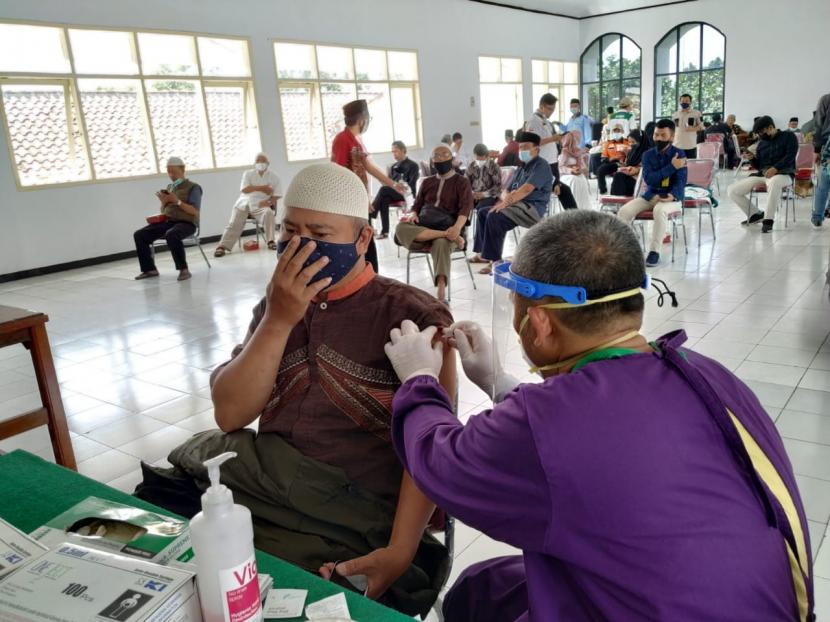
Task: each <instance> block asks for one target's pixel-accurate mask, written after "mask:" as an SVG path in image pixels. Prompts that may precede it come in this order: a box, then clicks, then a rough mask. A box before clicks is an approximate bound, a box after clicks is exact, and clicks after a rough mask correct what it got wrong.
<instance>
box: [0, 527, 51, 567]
mask: <svg viewBox="0 0 830 622" xmlns="http://www.w3.org/2000/svg"><path fill="white" fill-rule="evenodd" d="M48 550H49V549H47V548H46V547H45V546H44V545H42V544H40V543H39V542H37V541H35V540H33V539H32V538H30V537H29V536H27V535H26V534H25V533H23V532H22V531H19V530H18V529H16V528H14V527H12V526H11V525H10V524H9V523H7V522H6V521H4V520H3V519H2V518H0V578H2V577H4V576H6V575H7V574H9V573H10V572H12V571H13V570H16V569H17V568H19V567H20V566H22V565H23V564H24V563H25V562H27V561H28V560H29V559H31V558H32V557H38V556H40V555H42V554H43V553H45V552H46V551H48Z"/></svg>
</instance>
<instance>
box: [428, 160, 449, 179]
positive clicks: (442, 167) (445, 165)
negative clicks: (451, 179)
mask: <svg viewBox="0 0 830 622" xmlns="http://www.w3.org/2000/svg"><path fill="white" fill-rule="evenodd" d="M432 164H433V166H435V170H436V171H438V174H439V175H446V174H447V173H449V172H450V171H451V170H452V160H445V161H444V162H433V163H432Z"/></svg>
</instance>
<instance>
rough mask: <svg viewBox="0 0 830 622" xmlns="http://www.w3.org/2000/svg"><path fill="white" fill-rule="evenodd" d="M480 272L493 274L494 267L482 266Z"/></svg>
mask: <svg viewBox="0 0 830 622" xmlns="http://www.w3.org/2000/svg"><path fill="white" fill-rule="evenodd" d="M478 273H479V274H487V275H489V274H493V269H492V268H491V267H490V266H487V267H486V268H482V269H481V270H479V271H478Z"/></svg>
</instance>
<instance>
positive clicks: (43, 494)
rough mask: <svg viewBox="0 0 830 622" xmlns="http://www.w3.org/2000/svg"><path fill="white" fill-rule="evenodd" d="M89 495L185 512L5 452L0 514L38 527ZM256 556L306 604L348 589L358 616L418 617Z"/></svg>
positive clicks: (364, 620) (21, 525)
mask: <svg viewBox="0 0 830 622" xmlns="http://www.w3.org/2000/svg"><path fill="white" fill-rule="evenodd" d="M87 497H100V498H102V499H109V500H110V501H116V502H118V503H123V504H126V505H133V506H135V507H138V508H143V509H146V510H152V511H153V512H158V513H159V514H165V515H167V516H173V517H175V518H181V517H178V516H176V515H175V514H173V513H172V512H168V511H167V510H164V509H162V508H159V507H156V506H154V505H152V504H151V503H147V502H145V501H142V500H141V499H137V498H135V497H133V496H130V495H128V494H126V493H124V492H121V491H119V490H116V489H114V488H110V487H109V486H106V485H105V484H101V483H100V482H96V481H94V480H91V479H89V478H87V477H84V476H83V475H79V474H78V473H75V472H74V471H70V470H69V469H65V468H63V467H60V466H57V465H55V464H52V463H51V462H46V461H45V460H43V459H41V458H38V457H37V456H33V455H32V454H30V453H27V452H25V451H20V450H18V451H13V452H11V453H9V454H5V455H0V518H3V519H4V520H5V521H7V522H9V523H11V524H12V525H14V526H15V527H17V528H18V529H20V530H21V531H24V532H26V533H30V532H32V531H33V530H34V529H36V528H37V527H40V526H41V525H43V524H45V523H46V522H48V521H49V520H50V519H52V518H54V517H55V516H57V515H58V514H61V513H62V512H64V511H66V510H68V509H69V508H71V507H72V506H74V505H75V504H77V503H79V502H80V501H83V500H84V499H86V498H87ZM256 559H257V568H258V569H259V572H262V573H266V574H270V575H271V576H272V577H273V578H274V588H278V589H283V588H291V589H303V590H308V598H307V599H306V604H309V603H313V602H316V601H318V600H320V599H322V598H325V597H327V596H331V595H332V594H336V593H337V592H344V593H345V594H346V600H347V602H348V604H349V612H350V613H351V616H352V619H354V620H357V622H369V621H372V622H375V621H378V622H384V621H386V620H389V621H390V622H396V621H403V620H409V622H411V621H412V618H408V617H407V616H405V615H403V614H400V613H398V612H396V611H393V610H391V609H389V608H387V607H384V606H382V605H379V604H378V603H376V602H374V601H371V600H369V599H368V598H364V597H363V596H361V595H360V594H357V593H355V592H350V591H349V590H344V589H343V588H341V587H339V586H338V585H336V584H334V583H330V582H328V581H324V580H323V579H321V578H320V577H316V576H314V575H312V574H309V573H308V572H306V571H304V570H301V569H300V568H297V567H296V566H293V565H291V564H289V563H288V562H285V561H282V560H281V559H278V558H276V557H274V556H273V555H269V554H267V553H263V552H262V551H257V553H256ZM295 619H296V620H303V619H305V618H295Z"/></svg>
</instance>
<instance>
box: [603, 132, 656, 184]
mask: <svg viewBox="0 0 830 622" xmlns="http://www.w3.org/2000/svg"><path fill="white" fill-rule="evenodd" d="M656 125H657V124H656V123H655V122H654V121H650V122H649V123H648V124H647V125H646V128H645V130H643V131H642V132H641V131H640V130H632V131H631V134H630V135H629V137H628V138H629V140H631V142H632V145H631V151H629V152H628V156H627V157H626V159H625V166H621V167H620V168H618V169H617V172H616V173H614V179H613V180H612V182H611V194H613V195H615V196H619V197H632V196H634V188H635V186H636V185H637V177H638V176H639V175H640V164H641V162H642V160H643V154H644V153H645V152H646V151H648V150H649V149H651V148H652V147H654V140H653V138H652V136H653V135H654V128H655V127H656Z"/></svg>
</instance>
